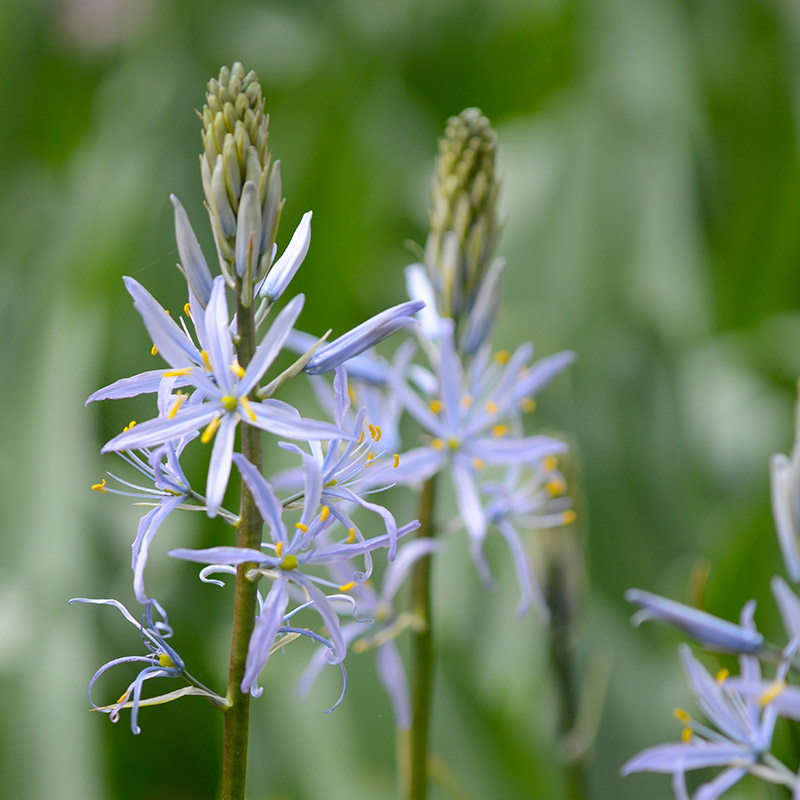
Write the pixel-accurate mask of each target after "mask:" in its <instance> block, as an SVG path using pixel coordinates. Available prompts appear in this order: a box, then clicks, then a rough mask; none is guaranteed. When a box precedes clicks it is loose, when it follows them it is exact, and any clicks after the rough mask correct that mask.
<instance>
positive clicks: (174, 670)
mask: <svg viewBox="0 0 800 800" xmlns="http://www.w3.org/2000/svg"><path fill="white" fill-rule="evenodd" d="M69 602H70V604H72V603H90V604H93V605H108V606H114V608H116V609H117V610H118V611H119V612H120V613H121V614H122V616H123V617H125V619H126V620H128V622H130V623H131V625H133V626H134V627H135V628H137V630H139V632H140V634H141V639H142V642H143V643H144V645H145V647H146V648H147V650H149V651H150V652H149V654H148V655H146V656H123V657H122V658H115V659H112V660H111V661H108V662H106V663H105V664H103V666H102V667H100V669H98V670H97V672H95V674H94V675H93V676H92V679H91V680H90V681H89V688H88V691H87V694H88V697H89V703H90V704H91V705H92V708H94V709H95V710H96V711H102V712H103V713H104V714H108V715H109V719H110V720H111V721H112V722H117V721H118V720H119V712H120V711H121V710H122V709H123V708H130V709H131V731H133V733H135V734H138V733H141V728H139V725H138V718H139V708H140V706H143V705H157V704H161V703H167V702H170V701H171V700H175V699H177V698H178V697H182V696H184V695H187V694H198V695H201V696H203V697H205V698H206V699H207V700H208V701H209V702H211V703H212V704H213V705H215V706H217V707H219V708H223V707H225V706H226V705H227V701H226V700H225V698H223V697H220V696H219V695H217V694H216V693H214V692H212V691H211V690H210V689H207V688H206V687H205V686H203V685H202V684H201V683H200V682H199V681H197V680H196V679H195V678H194V677H192V675H190V674H189V672H187V670H186V665H185V664H184V662H183V659H181V657H180V656H179V655H178V654H177V652H175V650H174V649H173V648H172V647H171V646H170V645H169V644H168V643H167V641H166V640H167V639H169V638H170V637H171V636H172V629H171V628H170V627H169V624H168V622H167V619H166V615H164V614H163V610H162V611H161V612H160V613H162V617H163V618H162V620H161V621H154V620H153V615H152V612H153V608H156V609H161V607H160V606H159V605H158V604H157V603H155V602H148V603H147V605H146V608H145V612H144V614H143V617H142V620H141V621H140V622H138V621H137V620H136V619H134V617H133V616H132V615H131V613H130V612H129V611H128V609H127V608H125V606H123V605H122V603H120V602H119V601H118V600H109V599H103V600H100V599H90V598H87V597H74V598H72V599H71V600H70V601H69ZM128 663H143V664H146V665H147V666H145V667H144V668H143V669H142V670H141V671H140V672H139V674H138V675H137V676H136V678H135V679H134V680H133V681H132V682H131V683H130V685H129V686H128V688H127V689H126V690H125V691H124V692H123V694H122V696H121V697H120V698H119V700H117V702H116V703H114V704H113V705H109V706H98V705H97V704H96V703H95V702H94V700H92V688H93V687H94V684H95V682H96V681H97V679H98V678H99V677H100V676H101V675H102V674H104V673H105V672H107V671H108V670H110V669H111V668H112V667H115V666H117V665H118V664H128ZM151 678H182V679H183V680H185V681H186V682H188V683H189V684H190V687H186V688H184V689H182V690H180V691H178V692H172V693H169V694H167V695H161V696H160V697H157V698H148V699H146V700H143V699H142V687H143V685H144V682H145V681H147V680H150V679H151Z"/></svg>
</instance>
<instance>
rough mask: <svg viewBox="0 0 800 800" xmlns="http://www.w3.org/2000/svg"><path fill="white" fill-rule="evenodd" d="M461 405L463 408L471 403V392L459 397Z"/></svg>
mask: <svg viewBox="0 0 800 800" xmlns="http://www.w3.org/2000/svg"><path fill="white" fill-rule="evenodd" d="M461 405H462V406H464V408H469V407H470V406H471V405H472V395H471V394H465V395H464V396H463V397H462V398H461Z"/></svg>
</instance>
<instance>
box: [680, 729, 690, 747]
mask: <svg viewBox="0 0 800 800" xmlns="http://www.w3.org/2000/svg"><path fill="white" fill-rule="evenodd" d="M681 741H683V742H686V743H687V744H688V743H689V742H691V741H692V729H691V728H684V729H683V730H682V731H681Z"/></svg>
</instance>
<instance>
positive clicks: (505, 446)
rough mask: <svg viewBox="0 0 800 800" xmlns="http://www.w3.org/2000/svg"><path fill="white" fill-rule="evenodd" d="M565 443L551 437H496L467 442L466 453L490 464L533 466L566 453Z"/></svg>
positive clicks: (465, 445)
mask: <svg viewBox="0 0 800 800" xmlns="http://www.w3.org/2000/svg"><path fill="white" fill-rule="evenodd" d="M568 449H569V448H568V447H567V445H566V444H565V443H564V442H560V441H559V440H558V439H553V438H552V437H550V436H527V437H525V438H524V439H513V438H508V439H498V438H495V437H492V438H489V437H486V438H481V439H472V440H466V441H465V442H464V452H466V453H467V454H468V455H470V456H474V457H476V458H479V459H480V460H481V461H486V462H487V463H488V464H519V463H527V464H531V463H534V462H536V461H539V460H540V459H542V458H544V457H545V456H550V455H556V454H558V453H566V452H567V450H568Z"/></svg>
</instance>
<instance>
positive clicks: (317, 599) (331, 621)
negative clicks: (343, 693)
mask: <svg viewBox="0 0 800 800" xmlns="http://www.w3.org/2000/svg"><path fill="white" fill-rule="evenodd" d="M292 579H293V580H295V581H296V582H297V583H299V584H300V585H301V586H302V587H303V588H304V589H305V590H306V591H307V592H308V593H309V595H310V596H311V600H312V601H313V603H314V608H316V610H317V613H318V614H319V615H320V617H322V621H323V622H324V623H325V627H326V628H327V629H328V636H329V638H330V641H331V644H333V653H332V654H331V656H330V657H329V658H328V661H329V662H330V663H331V664H338V663H339V662H340V661H342V660H343V659H344V657H345V655H347V643H346V642H345V640H344V636H343V635H342V627H341V625H340V624H339V617H338V616H337V614H336V612H335V611H334V610H333V606H332V605H331V604H330V603H329V602H328V598H327V597H325V595H324V594H323V593H322V592H321V591H320V590H319V589H318V588H317V587H316V586H315V585H314V584H313V583H312V582H311V581H310V580H308V579H307V578H306V576H305V575H301V574H299V573H295V574H294V575H293V576H292Z"/></svg>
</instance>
